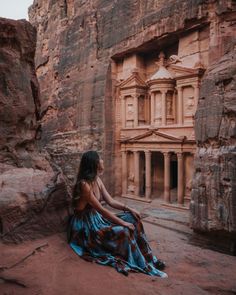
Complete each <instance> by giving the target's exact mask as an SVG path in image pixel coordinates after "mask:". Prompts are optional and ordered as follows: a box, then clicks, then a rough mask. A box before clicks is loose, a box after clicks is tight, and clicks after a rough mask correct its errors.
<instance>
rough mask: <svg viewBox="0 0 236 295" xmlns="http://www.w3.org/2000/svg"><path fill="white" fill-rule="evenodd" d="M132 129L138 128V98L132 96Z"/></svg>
mask: <svg viewBox="0 0 236 295" xmlns="http://www.w3.org/2000/svg"><path fill="white" fill-rule="evenodd" d="M133 99H134V128H136V127H138V96H137V95H135V96H134V98H133Z"/></svg>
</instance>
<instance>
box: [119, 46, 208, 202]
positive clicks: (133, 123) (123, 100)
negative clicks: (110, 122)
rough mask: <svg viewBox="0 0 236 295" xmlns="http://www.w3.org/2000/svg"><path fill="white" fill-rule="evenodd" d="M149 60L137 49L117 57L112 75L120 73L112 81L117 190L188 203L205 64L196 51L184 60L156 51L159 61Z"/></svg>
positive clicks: (131, 195)
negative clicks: (117, 81)
mask: <svg viewBox="0 0 236 295" xmlns="http://www.w3.org/2000/svg"><path fill="white" fill-rule="evenodd" d="M191 63H192V65H191ZM149 64H150V62H149V61H148V60H146V61H145V62H144V58H140V56H139V55H138V54H133V55H131V56H129V57H127V58H126V59H125V58H124V59H123V60H122V63H120V64H119V62H117V63H116V75H117V77H119V76H120V77H122V78H124V79H120V82H119V84H118V85H117V87H116V129H117V132H116V134H117V147H118V149H119V151H120V154H121V157H119V160H118V161H120V162H121V164H120V167H121V173H120V175H121V177H120V179H121V181H122V183H121V186H122V196H123V197H127V198H134V199H138V200H142V201H147V202H150V201H151V200H153V199H156V198H159V199H161V200H163V202H164V203H174V204H177V205H181V206H188V204H189V201H190V192H191V186H192V183H191V179H192V174H193V159H194V153H195V150H196V143H195V136H194V114H195V111H196V107H197V103H198V98H199V86H200V82H201V77H202V75H203V73H204V66H203V65H202V64H201V62H200V59H199V56H198V57H197V58H196V59H195V60H194V58H193V57H192V60H191V62H187V63H186V62H185V63H184V62H183V60H181V58H180V57H179V56H178V55H175V54H172V55H169V56H168V57H165V54H164V53H163V52H161V51H160V52H159V54H158V61H157V62H153V63H152V66H150V65H149ZM128 68H132V70H131V71H130V73H129V72H128Z"/></svg>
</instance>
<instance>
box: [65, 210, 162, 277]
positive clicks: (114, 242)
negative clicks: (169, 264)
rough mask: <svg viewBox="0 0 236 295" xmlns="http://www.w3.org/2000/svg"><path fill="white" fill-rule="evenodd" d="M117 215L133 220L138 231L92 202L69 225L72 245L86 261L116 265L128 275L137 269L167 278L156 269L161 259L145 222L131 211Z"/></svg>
mask: <svg viewBox="0 0 236 295" xmlns="http://www.w3.org/2000/svg"><path fill="white" fill-rule="evenodd" d="M117 216H118V217H119V218H121V219H123V220H124V221H126V222H129V223H132V224H133V225H134V226H135V230H134V231H133V232H132V231H131V230H129V229H128V228H127V227H124V226H121V225H117V224H114V223H112V222H110V221H109V220H107V219H106V218H104V217H103V216H102V215H101V214H100V213H99V212H98V211H96V210H95V209H94V208H92V207H91V206H90V205H87V206H86V208H85V209H84V210H83V211H80V212H79V213H76V214H74V215H73V216H72V218H71V220H70V224H69V228H68V241H69V244H70V246H71V248H72V249H73V250H74V251H75V252H76V253H77V254H78V255H79V256H81V257H82V258H84V259H86V260H89V261H95V262H97V263H99V264H103V265H110V266H113V267H114V268H115V269H116V270H117V271H118V272H120V273H123V274H125V275H128V272H129V271H134V272H142V273H145V274H148V275H151V276H160V277H167V275H166V273H164V272H162V271H160V270H158V269H157V267H158V259H157V258H156V256H154V255H153V254H152V250H151V248H150V246H149V244H148V241H147V237H146V235H145V233H144V229H143V225H142V222H141V221H140V220H137V219H135V218H134V216H133V215H132V214H131V213H130V212H124V213H119V214H117Z"/></svg>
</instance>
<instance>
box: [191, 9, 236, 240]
mask: <svg viewBox="0 0 236 295" xmlns="http://www.w3.org/2000/svg"><path fill="white" fill-rule="evenodd" d="M217 8H218V9H220V8H219V7H217ZM223 8H224V9H223ZM217 12H219V10H218V11H217ZM220 13H223V14H222V15H221V14H220ZM235 20H236V10H235V11H234V12H233V11H226V7H224V6H221V12H219V18H218V22H217V24H216V25H215V26H216V27H215V28H213V25H212V27H211V30H212V34H211V35H213V36H214V44H213V38H212V46H211V47H210V56H211V60H212V62H211V65H210V67H209V68H208V71H207V73H206V75H205V77H204V79H203V82H202V85H201V89H200V100H199V105H198V109H197V112H196V116H195V133H196V140H197V144H198V149H197V153H196V158H195V174H194V178H193V189H192V201H191V222H192V227H193V228H194V229H195V230H200V231H218V232H221V231H222V232H225V233H230V234H231V237H232V238H233V239H234V240H235V242H236V99H235V97H236V62H235V60H236V50H235V49H236V33H235ZM217 45H218V46H217Z"/></svg>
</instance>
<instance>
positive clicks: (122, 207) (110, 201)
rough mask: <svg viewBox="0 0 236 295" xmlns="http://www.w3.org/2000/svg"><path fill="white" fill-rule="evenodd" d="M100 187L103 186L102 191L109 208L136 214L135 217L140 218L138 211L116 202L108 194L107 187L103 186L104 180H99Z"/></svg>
mask: <svg viewBox="0 0 236 295" xmlns="http://www.w3.org/2000/svg"><path fill="white" fill-rule="evenodd" d="M99 182H100V185H101V190H102V195H103V198H104V200H105V201H106V202H107V204H108V205H109V206H111V207H112V208H115V209H119V210H123V211H130V212H131V213H133V214H134V216H135V217H137V218H140V214H139V212H138V211H136V210H135V209H132V208H130V207H128V206H127V205H125V204H122V203H121V202H119V201H117V200H114V199H113V198H112V197H111V195H110V194H109V193H108V191H107V190H106V187H105V185H104V184H103V182H102V180H101V179H99Z"/></svg>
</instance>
